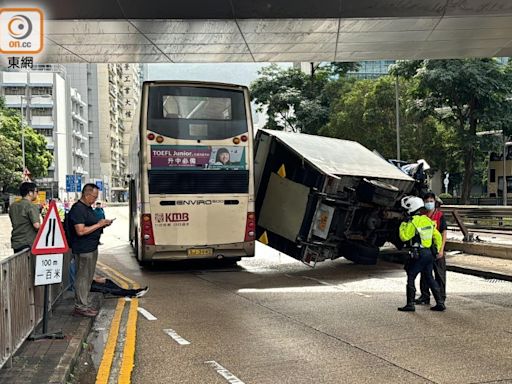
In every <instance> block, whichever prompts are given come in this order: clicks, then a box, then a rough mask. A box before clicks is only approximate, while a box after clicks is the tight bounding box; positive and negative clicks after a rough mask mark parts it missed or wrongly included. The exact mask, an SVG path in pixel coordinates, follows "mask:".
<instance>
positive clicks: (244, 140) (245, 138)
mask: <svg viewBox="0 0 512 384" xmlns="http://www.w3.org/2000/svg"><path fill="white" fill-rule="evenodd" d="M240 140H242V142H243V143H245V142H246V141H247V136H245V135H242V137H240Z"/></svg>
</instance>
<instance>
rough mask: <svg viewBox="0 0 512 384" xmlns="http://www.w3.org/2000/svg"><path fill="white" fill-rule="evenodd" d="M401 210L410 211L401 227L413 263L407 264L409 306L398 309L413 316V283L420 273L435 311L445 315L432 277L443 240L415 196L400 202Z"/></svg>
mask: <svg viewBox="0 0 512 384" xmlns="http://www.w3.org/2000/svg"><path fill="white" fill-rule="evenodd" d="M401 204H402V207H403V208H404V209H405V210H406V211H407V213H408V215H409V218H408V220H407V221H405V222H403V223H402V224H400V229H399V235H400V240H402V241H403V242H409V243H410V247H411V250H410V259H409V262H408V263H407V264H406V268H405V270H406V271H407V305H406V306H405V307H400V308H398V310H399V311H403V312H413V311H415V307H414V298H415V295H416V287H415V285H414V281H415V280H416V277H417V276H418V274H419V273H420V272H423V273H424V274H425V276H426V279H427V284H428V286H429V288H430V290H431V291H432V294H433V296H434V298H435V300H436V305H435V306H434V307H431V308H430V309H431V310H432V311H444V310H445V309H446V307H445V305H444V300H443V298H442V296H441V290H440V288H439V285H438V284H437V282H436V281H435V280H434V277H433V276H432V268H433V263H434V258H435V255H436V253H437V251H436V247H437V249H439V247H440V246H441V244H442V240H443V239H442V237H441V234H440V233H439V231H438V230H437V229H436V226H435V223H434V222H433V221H432V220H430V219H429V218H428V217H427V216H423V215H422V213H423V212H422V211H424V210H425V205H424V203H423V199H421V198H419V197H416V196H406V197H404V198H403V199H402V201H401Z"/></svg>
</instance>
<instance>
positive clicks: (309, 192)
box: [255, 130, 415, 266]
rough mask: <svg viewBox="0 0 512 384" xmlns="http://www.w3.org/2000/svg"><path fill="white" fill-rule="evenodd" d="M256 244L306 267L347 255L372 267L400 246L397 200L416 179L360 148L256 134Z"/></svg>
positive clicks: (306, 137)
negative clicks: (381, 253) (386, 249)
mask: <svg viewBox="0 0 512 384" xmlns="http://www.w3.org/2000/svg"><path fill="white" fill-rule="evenodd" d="M255 181H256V212H257V228H256V236H257V238H258V239H259V240H260V241H261V242H263V243H265V244H268V245H269V246H271V247H272V248H275V249H276V250H278V251H280V252H283V253H286V254H288V255H290V256H292V257H294V258H296V259H298V260H301V261H303V262H304V263H306V264H308V265H311V266H314V265H315V263H316V262H319V261H323V260H325V259H335V258H337V257H342V256H343V257H345V258H347V259H349V260H352V261H354V262H356V263H361V264H374V263H376V261H377V257H378V248H379V247H380V246H382V245H383V244H384V243H385V242H386V241H391V242H393V243H399V240H398V226H399V223H400V220H402V218H403V213H402V210H401V209H400V207H399V200H400V198H401V197H402V196H403V195H404V194H408V193H410V192H411V191H412V190H413V188H414V185H415V180H414V179H412V178H411V177H409V176H408V175H406V174H405V173H403V172H402V171H400V170H399V169H398V168H397V167H395V166H393V165H392V164H390V163H389V162H387V161H386V160H384V159H382V158H381V157H380V156H379V155H377V154H375V153H373V152H372V151H370V150H368V149H367V148H365V147H364V146H362V145H361V144H359V143H357V142H354V141H348V140H340V139H334V138H328V137H322V136H313V135H306V134H300V133H292V132H282V131H272V130H259V131H258V133H257V135H256V142H255Z"/></svg>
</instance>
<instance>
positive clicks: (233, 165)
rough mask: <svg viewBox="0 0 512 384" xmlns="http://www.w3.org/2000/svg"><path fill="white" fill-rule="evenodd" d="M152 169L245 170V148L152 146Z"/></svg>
mask: <svg viewBox="0 0 512 384" xmlns="http://www.w3.org/2000/svg"><path fill="white" fill-rule="evenodd" d="M151 168H152V169H174V170H205V169H207V170H217V169H224V170H246V169H248V168H247V161H246V155H245V147H239V146H206V145H152V146H151Z"/></svg>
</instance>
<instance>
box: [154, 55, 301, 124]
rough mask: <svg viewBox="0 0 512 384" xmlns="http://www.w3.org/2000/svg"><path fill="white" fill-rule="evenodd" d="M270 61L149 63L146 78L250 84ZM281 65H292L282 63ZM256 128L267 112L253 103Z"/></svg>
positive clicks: (263, 121)
mask: <svg viewBox="0 0 512 384" xmlns="http://www.w3.org/2000/svg"><path fill="white" fill-rule="evenodd" d="M268 65H270V63H198V64H191V63H186V64H148V65H147V72H146V74H145V78H144V80H149V81H151V80H195V81H216V82H221V83H231V84H239V85H245V86H249V85H250V84H251V82H252V81H254V80H256V78H257V77H258V70H259V69H260V68H263V67H265V66H268ZM279 66H283V67H290V66H291V64H286V63H281V64H279ZM252 115H253V122H254V126H255V129H259V128H261V127H263V125H264V124H265V122H266V119H267V117H266V114H264V113H259V112H256V108H255V105H254V103H253V105H252Z"/></svg>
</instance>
